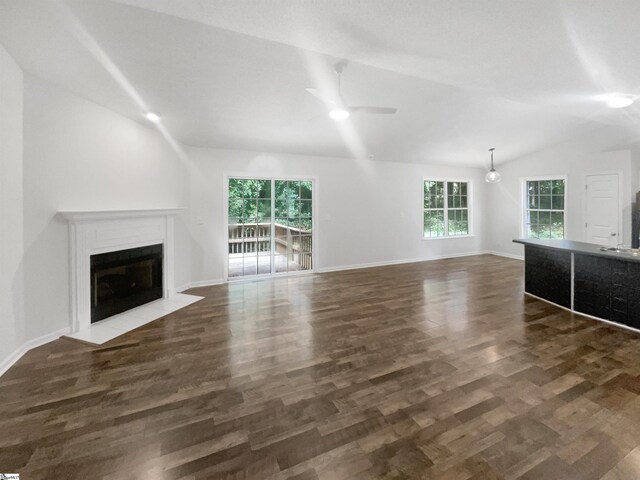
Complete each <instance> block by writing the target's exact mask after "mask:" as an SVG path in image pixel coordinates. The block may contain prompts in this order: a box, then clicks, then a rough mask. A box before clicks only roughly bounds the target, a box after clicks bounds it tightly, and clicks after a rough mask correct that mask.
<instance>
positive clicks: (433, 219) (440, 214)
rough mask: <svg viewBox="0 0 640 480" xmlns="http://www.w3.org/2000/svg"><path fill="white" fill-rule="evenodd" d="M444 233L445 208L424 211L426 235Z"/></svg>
mask: <svg viewBox="0 0 640 480" xmlns="http://www.w3.org/2000/svg"><path fill="white" fill-rule="evenodd" d="M443 235H444V210H428V211H426V212H424V236H425V237H442V236H443Z"/></svg>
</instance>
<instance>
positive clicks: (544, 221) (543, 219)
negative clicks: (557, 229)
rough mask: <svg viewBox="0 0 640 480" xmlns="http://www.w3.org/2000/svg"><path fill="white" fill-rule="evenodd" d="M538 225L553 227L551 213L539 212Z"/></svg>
mask: <svg viewBox="0 0 640 480" xmlns="http://www.w3.org/2000/svg"><path fill="white" fill-rule="evenodd" d="M538 223H539V224H540V225H551V212H538Z"/></svg>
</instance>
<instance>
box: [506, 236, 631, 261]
mask: <svg viewBox="0 0 640 480" xmlns="http://www.w3.org/2000/svg"><path fill="white" fill-rule="evenodd" d="M513 242H514V243H521V244H522V245H530V246H532V247H541V248H551V249H554V250H565V251H568V252H573V253H581V254H584V255H594V256H598V257H606V258H612V259H616V260H624V261H629V262H640V252H639V251H638V250H634V251H633V252H634V253H630V252H615V251H605V252H603V251H602V250H600V249H601V248H602V245H596V244H595V243H586V242H574V241H572V240H558V239H537V238H516V239H514V240H513Z"/></svg>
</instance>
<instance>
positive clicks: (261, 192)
mask: <svg viewBox="0 0 640 480" xmlns="http://www.w3.org/2000/svg"><path fill="white" fill-rule="evenodd" d="M258 198H268V199H269V200H271V180H258Z"/></svg>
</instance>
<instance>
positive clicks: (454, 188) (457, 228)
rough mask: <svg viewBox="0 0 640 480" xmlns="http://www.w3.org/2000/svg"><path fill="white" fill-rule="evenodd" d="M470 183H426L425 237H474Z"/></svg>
mask: <svg viewBox="0 0 640 480" xmlns="http://www.w3.org/2000/svg"><path fill="white" fill-rule="evenodd" d="M469 190H470V185H469V182H450V181H446V180H425V181H424V205H423V207H424V217H423V219H424V223H423V236H424V238H437V237H457V236H461V235H469V234H470V222H469V220H470V216H469Z"/></svg>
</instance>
